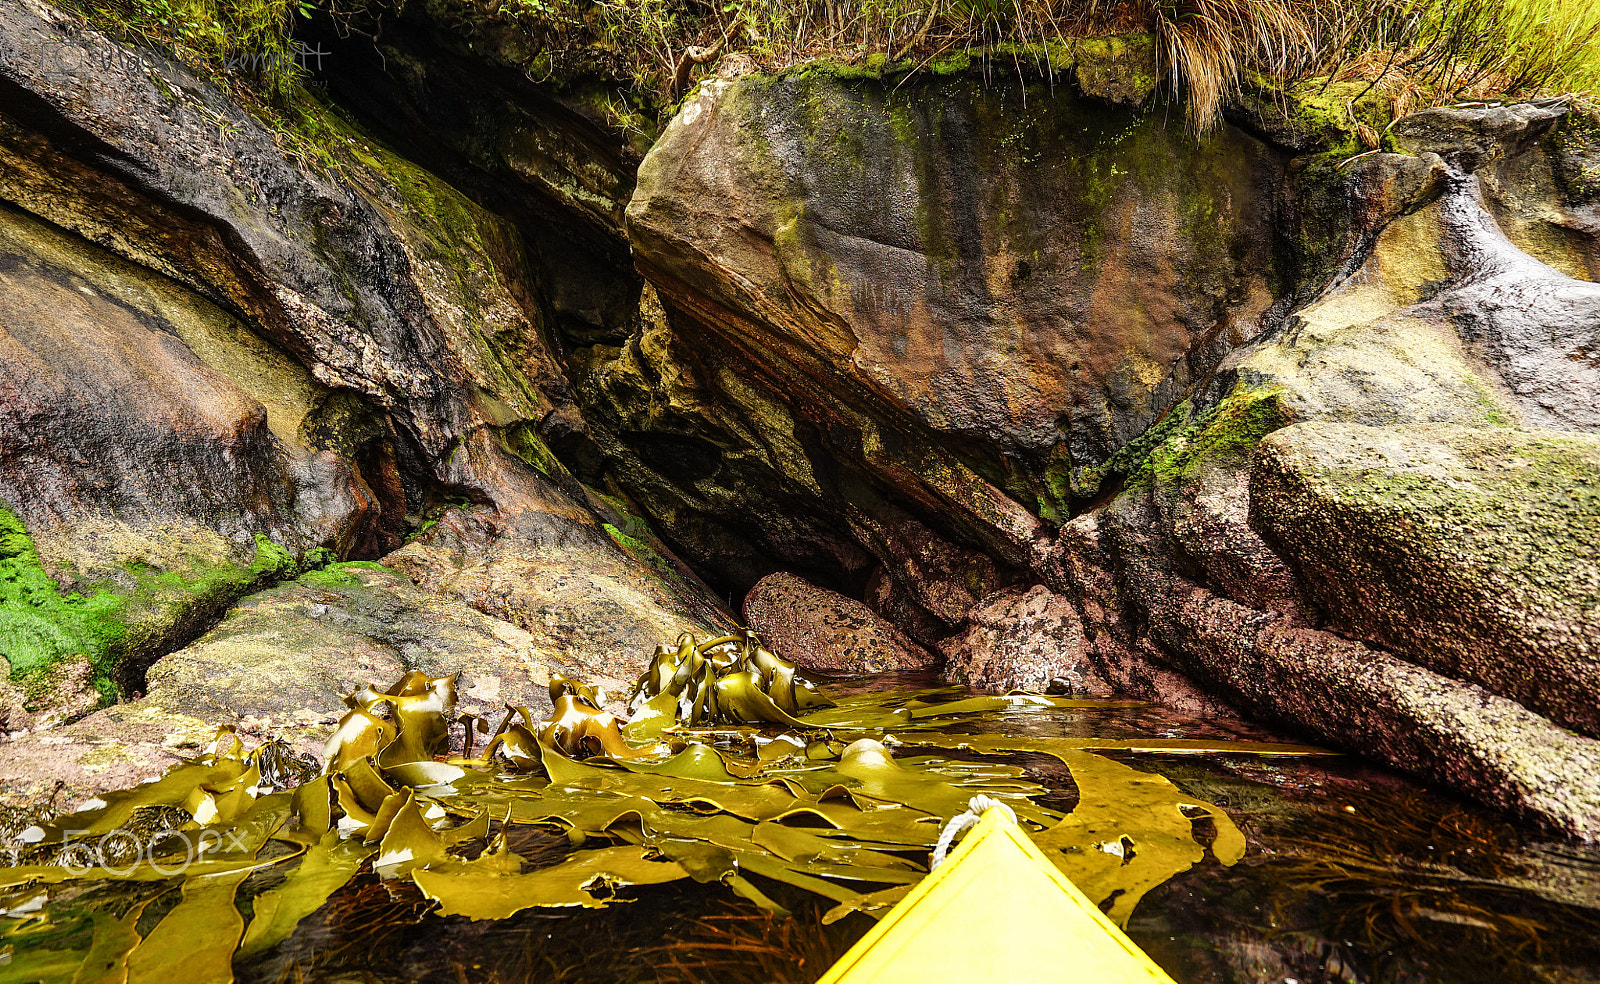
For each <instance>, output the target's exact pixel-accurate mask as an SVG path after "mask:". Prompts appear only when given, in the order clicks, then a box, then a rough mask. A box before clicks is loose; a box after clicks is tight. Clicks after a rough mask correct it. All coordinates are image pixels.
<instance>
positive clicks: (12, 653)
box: [0, 508, 127, 693]
mask: <svg viewBox="0 0 1600 984" xmlns="http://www.w3.org/2000/svg"><path fill="white" fill-rule="evenodd" d="M125 605H126V601H125V599H123V598H121V597H119V596H117V595H116V594H114V593H112V592H109V591H97V592H94V593H93V594H90V595H83V594H79V593H77V592H73V593H71V594H67V595H63V594H62V593H61V591H60V588H59V587H58V586H57V585H56V582H55V581H54V580H53V579H52V578H51V577H50V576H49V575H48V574H46V573H45V571H44V568H43V567H42V566H41V565H40V563H39V553H38V551H37V550H36V549H35V547H34V544H33V539H32V538H31V537H30V536H28V533H27V530H26V528H25V527H24V526H23V525H22V521H21V520H20V519H18V518H17V516H16V515H15V514H14V513H12V512H10V511H9V510H6V509H3V508H0V651H3V652H4V655H5V657H6V659H7V660H9V661H10V663H11V678H12V679H14V680H18V681H22V682H24V683H25V684H26V683H27V682H30V681H38V680H41V679H42V678H43V677H44V676H45V675H46V674H48V673H49V671H50V670H52V669H53V668H54V667H55V666H56V665H58V664H60V663H62V662H65V661H67V660H69V659H72V658H74V657H84V658H87V659H88V660H89V663H90V665H91V666H93V667H94V671H95V683H96V685H97V686H99V687H100V689H101V692H102V693H107V692H108V690H109V689H110V684H111V677H110V671H111V664H112V662H113V661H114V660H115V658H116V655H117V653H118V652H119V651H120V649H121V647H122V644H123V642H124V641H125V640H126V638H127V625H126V622H125V621H124V618H123V612H124V608H125Z"/></svg>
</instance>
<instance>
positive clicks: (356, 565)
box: [300, 560, 393, 588]
mask: <svg viewBox="0 0 1600 984" xmlns="http://www.w3.org/2000/svg"><path fill="white" fill-rule="evenodd" d="M355 571H383V572H385V573H393V572H392V571H390V570H389V568H387V567H385V566H383V565H382V564H380V563H378V562H376V561H372V560H348V561H344V562H343V563H337V564H329V565H327V566H326V567H323V568H321V569H319V570H314V571H306V572H305V573H304V574H301V575H300V580H302V581H304V582H305V583H307V584H315V585H318V586H319V587H324V588H358V587H361V586H362V581H361V578H359V577H357V576H356V574H355V573H354V572H355Z"/></svg>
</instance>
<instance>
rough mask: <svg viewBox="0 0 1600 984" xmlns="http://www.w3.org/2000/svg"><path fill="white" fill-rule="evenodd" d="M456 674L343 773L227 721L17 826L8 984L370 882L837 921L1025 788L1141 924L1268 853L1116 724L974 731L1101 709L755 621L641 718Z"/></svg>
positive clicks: (411, 687)
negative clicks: (868, 684) (694, 903)
mask: <svg viewBox="0 0 1600 984" xmlns="http://www.w3.org/2000/svg"><path fill="white" fill-rule="evenodd" d="M455 683H456V678H455V677H436V678H430V677H427V676H425V675H424V674H420V673H414V672H413V673H409V674H407V675H406V676H404V677H402V678H401V679H400V680H399V681H397V682H396V683H395V684H394V685H392V686H390V687H388V688H387V689H383V690H380V689H378V688H376V687H373V686H368V687H365V688H362V689H361V690H359V691H357V692H356V693H353V694H351V695H350V696H349V697H348V698H347V700H346V703H347V704H348V705H349V710H348V712H347V713H346V714H345V716H344V718H343V719H342V720H341V721H340V723H339V725H338V726H337V728H336V729H335V731H334V734H333V735H332V736H331V737H330V738H329V740H328V742H327V745H326V747H325V749H324V752H325V757H326V760H327V761H326V766H325V767H324V768H323V769H322V770H321V771H320V773H319V772H318V770H317V768H316V765H315V763H312V762H309V761H307V760H305V759H303V758H301V757H299V756H297V755H296V754H294V753H293V752H292V751H290V750H288V749H286V748H285V747H283V746H281V745H279V744H276V743H268V744H266V745H263V746H261V747H260V748H257V749H255V750H253V751H250V752H248V753H247V752H246V751H245V750H244V749H243V747H242V746H241V744H240V742H239V740H238V739H237V738H236V737H235V736H233V735H232V734H231V733H230V732H227V731H223V732H222V733H221V734H219V737H218V740H217V742H216V744H215V745H214V746H213V748H212V749H211V750H210V751H209V752H208V753H207V754H205V755H203V756H201V757H200V758H198V759H196V760H195V761H193V762H190V763H187V764H185V765H182V766H179V767H177V768H175V769H174V770H173V771H172V772H170V773H169V774H168V775H166V776H165V777H163V778H162V779H160V780H157V781H155V782H152V783H147V784H145V785H143V786H140V787H137V788H135V789H132V790H128V791H126V792H121V793H112V794H108V795H106V796H105V797H103V798H102V799H100V800H97V801H94V802H92V803H91V804H89V808H88V809H85V810H81V811H79V812H78V813H75V814H72V815H70V816H64V817H58V818H55V819H53V820H50V821H48V822H40V823H37V824H34V825H32V826H31V827H30V828H29V829H27V830H25V831H23V832H22V834H21V836H20V837H19V838H18V839H19V840H20V841H21V842H23V848H22V856H21V857H20V858H19V860H21V861H23V862H24V863H23V864H20V865H18V866H16V867H12V868H9V869H0V889H3V894H0V909H3V911H4V913H5V915H6V916H7V917H8V918H6V919H4V921H3V923H0V934H3V935H4V941H3V943H0V946H3V947H5V949H4V951H0V952H4V953H7V954H9V957H10V959H9V962H8V963H6V964H4V965H0V982H3V981H7V980H13V979H16V980H32V979H42V980H57V979H60V980H66V979H75V980H98V979H122V976H121V975H123V974H124V973H127V972H130V971H131V970H133V969H134V968H135V967H137V968H139V970H140V972H141V973H155V972H159V971H160V970H162V969H163V968H176V967H177V966H178V965H179V964H180V963H181V964H182V966H183V967H184V968H185V972H187V970H188V969H189V968H193V967H198V966H202V965H203V966H205V967H206V968H207V974H206V979H208V980H211V979H226V978H227V977H228V975H229V974H230V973H231V971H230V970H229V968H230V967H231V966H232V964H233V962H234V961H236V960H239V959H249V958H252V957H256V956H259V955H261V954H264V953H266V952H268V951H270V950H272V949H273V948H274V947H276V946H278V945H279V944H280V943H282V942H283V941H284V940H285V939H287V938H288V937H289V936H290V935H291V934H292V933H294V932H295V929H296V927H297V925H299V924H300V923H301V922H302V921H303V920H305V919H306V918H307V917H308V916H310V915H311V914H312V913H314V912H316V911H318V910H319V909H323V908H324V906H325V905H326V904H327V903H328V902H329V900H330V898H333V897H334V896H335V894H336V893H340V892H341V890H342V889H345V886H346V885H347V884H354V883H361V884H366V883H368V882H367V881H366V880H367V879H376V881H377V882H378V883H380V884H384V885H387V886H388V892H387V895H386V896H385V897H386V898H388V899H390V900H391V901H392V902H393V904H395V905H403V906H406V907H408V911H410V912H412V913H413V914H417V913H420V912H421V911H423V909H425V908H426V906H427V904H428V903H429V902H430V901H431V902H434V903H437V906H438V907H437V915H438V916H463V917H466V918H467V919H468V920H474V921H476V920H500V919H506V918H509V917H512V916H513V915H515V914H516V913H519V912H523V911H525V910H531V909H539V910H548V911H562V910H567V911H575V910H581V909H597V908H604V907H606V906H609V905H612V904H614V903H617V902H622V901H629V900H632V899H635V898H640V897H641V896H640V895H639V892H640V891H642V890H644V889H643V888H642V887H643V886H655V885H663V884H665V883H671V882H680V883H685V884H688V883H703V884H710V883H720V884H721V885H723V886H726V888H728V889H731V890H732V892H733V893H734V894H735V895H737V896H742V897H743V898H745V899H747V900H749V901H750V902H753V903H755V904H756V905H757V906H759V907H761V908H763V909H766V910H768V911H769V912H772V913H774V914H778V915H784V914H786V913H787V911H788V909H789V908H790V907H793V906H794V905H796V904H797V902H796V901H795V900H797V899H798V900H803V899H804V898H805V897H806V895H807V894H808V893H809V895H811V896H817V897H821V898H822V899H825V900H827V903H828V904H829V905H830V906H831V908H828V909H827V910H826V912H825V913H824V914H823V915H821V922H822V923H823V924H830V923H833V922H836V921H838V920H840V919H843V918H844V917H846V916H849V915H850V914H852V913H865V914H868V915H875V914H877V913H880V912H881V911H883V910H884V909H886V908H888V907H889V906H890V905H892V904H893V903H894V901H895V900H897V899H898V898H900V897H901V896H903V895H904V894H905V892H906V891H908V890H909V888H910V886H912V885H913V884H915V883H916V882H917V881H918V880H920V879H921V877H922V876H923V875H924V874H925V873H926V870H927V856H928V851H929V850H930V848H931V847H932V846H933V844H934V843H935V841H936V840H937V838H938V835H939V831H940V828H941V827H942V826H943V824H944V823H945V821H946V820H948V819H949V818H950V817H952V816H954V815H955V814H958V813H961V812H963V811H964V810H966V809H967V805H968V802H969V800H970V799H971V798H972V797H974V796H976V795H979V794H984V795H988V796H992V797H996V798H999V799H1002V800H1004V801H1006V802H1007V803H1009V804H1010V805H1011V806H1012V807H1013V809H1014V810H1015V811H1016V813H1017V816H1018V818H1019V820H1020V821H1021V822H1022V823H1023V825H1024V826H1025V827H1026V828H1027V829H1028V830H1029V831H1030V832H1031V833H1032V835H1033V836H1034V837H1035V839H1036V840H1037V841H1038V842H1039V843H1040V845H1041V846H1042V847H1044V848H1045V850H1046V853H1047V854H1049V855H1050V856H1051V857H1052V859H1054V860H1055V861H1056V863H1057V864H1059V865H1060V866H1061V867H1062V868H1063V869H1064V870H1065V871H1067V872H1068V873H1069V874H1070V875H1071V876H1072V877H1074V879H1075V880H1077V881H1078V883H1079V884H1080V885H1082V886H1083V887H1084V889H1085V891H1086V892H1088V893H1089V894H1090V895H1091V896H1093V897H1095V898H1097V899H1098V900H1101V901H1102V904H1103V905H1104V906H1105V908H1106V909H1107V911H1108V912H1109V913H1110V914H1111V915H1112V916H1113V918H1115V919H1117V920H1118V921H1126V919H1127V917H1128V915H1129V914H1130V913H1131V912H1132V910H1133V908H1134V906H1135V905H1136V904H1137V902H1138V900H1139V898H1140V897H1142V896H1143V895H1144V893H1145V892H1146V891H1148V890H1149V889H1150V888H1151V887H1153V886H1155V885H1158V884H1160V883H1161V882H1163V881H1165V880H1167V879H1168V878H1170V877H1172V876H1173V875H1174V874H1177V873H1179V872H1182V871H1185V870H1187V869H1188V868H1189V867H1191V866H1192V865H1193V864H1195V863H1197V862H1200V861H1201V860H1203V859H1204V858H1206V857H1207V855H1208V854H1209V856H1210V857H1211V858H1213V859H1214V860H1216V861H1218V862H1220V863H1222V864H1224V865H1228V864H1233V863H1235V862H1236V861H1238V860H1239V859H1240V858H1241V857H1242V856H1243V854H1244V847H1245V844H1244V839H1243V836H1242V835H1241V834H1240V832H1239V830H1238V828H1237V827H1235V826H1234V824H1233V822H1232V821H1231V820H1230V819H1229V818H1228V816H1227V815H1226V814H1225V813H1223V812H1222V811H1221V810H1219V809H1217V808H1216V807H1214V806H1211V805H1210V804H1207V803H1204V802H1202V801H1199V800H1197V799H1195V798H1193V797H1189V796H1186V795H1184V794H1183V793H1182V792H1181V791H1180V790H1179V789H1178V788H1177V787H1175V786H1173V785H1172V784H1171V783H1169V782H1167V781H1166V780H1165V779H1163V778H1161V777H1160V776H1158V775H1154V774H1152V773H1148V772H1142V771H1139V770H1136V769H1133V768H1130V767H1128V766H1126V765H1122V764H1119V763H1117V762H1113V761H1111V760H1109V759H1106V758H1103V757H1101V756H1099V755H1095V754H1093V753H1091V752H1089V751H1086V750H1084V749H1085V748H1086V747H1096V743H1095V742H1094V741H1089V740H1084V741H1078V740H1074V739H1069V738H1055V739H1027V738H1023V739H1015V740H1009V741H1005V740H991V741H984V740H982V739H980V738H978V737H975V736H972V735H969V734H961V733H960V732H961V730H962V729H963V727H965V726H968V725H970V724H972V723H973V722H975V721H977V720H979V719H981V718H982V717H983V716H986V715H989V716H992V715H995V714H1000V713H1004V712H1005V711H1007V710H1008V709H1010V708H1013V707H1016V706H1019V705H1020V706H1032V707H1040V708H1055V707H1067V708H1082V707H1086V706H1093V704H1092V702H1085V701H1069V700H1062V699H1059V698H1049V697H1042V696H1037V695H1027V694H1019V695H1012V696H1008V697H980V698H972V699H966V700H955V701H949V700H944V701H941V700H940V698H947V697H949V696H950V692H949V690H948V689H945V690H931V691H930V690H901V691H891V692H888V693H880V694H867V695H855V696H848V697H841V698H839V699H838V700H834V701H830V700H828V699H827V698H826V697H824V696H823V695H822V694H821V693H820V692H819V691H818V690H817V689H816V688H814V687H813V686H812V685H811V684H810V683H808V682H807V681H805V680H804V679H803V678H801V677H799V676H797V674H796V671H795V668H794V666H793V665H791V664H788V663H786V662H785V661H783V660H781V659H779V658H777V657H776V656H773V655H772V654H771V653H770V652H767V651H766V650H765V649H763V648H762V647H761V646H760V642H759V640H758V639H757V638H756V637H755V636H754V635H752V634H750V633H739V634H736V635H732V636H726V637H722V638H719V639H714V640H711V641H709V642H706V643H699V642H697V641H696V640H695V639H693V637H688V636H686V637H684V638H682V639H680V640H679V644H678V646H677V647H676V648H671V647H662V648H661V650H660V651H659V652H658V654H657V658H656V660H655V661H654V665H652V667H651V668H650V670H649V671H647V672H646V673H645V674H644V676H643V677H642V678H641V680H640V681H639V684H638V686H637V688H636V690H635V693H634V696H633V704H634V708H635V715H634V718H633V720H632V721H631V722H630V723H629V724H627V725H626V726H624V725H622V724H621V723H620V722H619V721H618V719H617V718H616V717H615V716H614V715H612V714H611V713H610V712H608V711H607V710H605V705H606V699H605V695H604V694H603V693H600V692H598V691H596V690H595V689H593V688H589V687H585V686H582V685H578V684H574V683H572V682H569V681H566V680H563V679H561V678H559V677H558V678H556V679H555V681H554V682H553V683H552V686H551V697H552V700H553V702H554V703H555V712H554V714H553V715H552V717H551V718H550V719H548V720H546V721H543V722H535V721H533V720H532V715H531V714H530V713H529V712H528V710H527V709H526V708H520V707H519V708H508V710H507V714H506V717H505V719H504V720H503V721H502V722H501V723H500V725H499V727H498V728H496V729H493V732H492V733H491V729H490V728H489V725H488V723H487V722H485V721H483V720H482V719H480V718H476V717H473V716H471V715H464V714H458V713H457V712H456V708H455V703H456V700H455ZM1111 706H1126V705H1111ZM453 731H459V736H458V737H456V738H455V739H454V741H452V732H453ZM484 735H487V740H486V741H485V742H484V743H483V745H482V750H481V751H480V752H479V753H478V754H477V755H476V756H473V755H472V749H473V748H474V747H475V746H476V745H477V741H476V739H477V738H478V737H480V736H484ZM913 744H914V745H919V746H929V747H930V748H939V747H946V748H958V747H966V748H968V749H970V750H971V751H974V752H978V753H989V754H1006V753H1009V752H1011V751H1014V750H1016V749H1017V748H1019V747H1020V748H1024V749H1025V750H1029V751H1039V752H1044V753H1045V754H1049V755H1052V756H1054V757H1055V758H1056V759H1058V760H1059V761H1060V762H1062V763H1063V764H1064V765H1065V766H1066V767H1067V769H1068V770H1070V772H1071V775H1072V779H1073V781H1074V782H1075V784H1076V787H1077V802H1076V805H1075V807H1074V808H1073V809H1071V810H1070V811H1068V812H1063V811H1061V810H1058V809H1054V808H1051V807H1047V806H1044V805H1041V804H1040V803H1039V802H1036V800H1038V799H1040V798H1041V794H1044V793H1046V792H1047V790H1046V789H1045V787H1044V786H1041V785H1040V784H1038V783H1036V782H1034V781H1032V780H1031V779H1029V778H1027V777H1026V776H1025V774H1024V770H1023V769H1022V768H1020V767H1018V766H1015V765H1011V764H1000V763H996V762H993V761H985V760H983V758H982V755H981V754H980V755H979V756H976V758H977V759H978V760H977V761H961V760H957V759H953V758H950V757H948V756H945V755H936V754H935V755H902V756H899V757H897V756H896V755H895V754H894V752H893V751H892V749H893V748H895V747H900V746H909V745H913ZM1143 744H1144V745H1146V746H1148V749H1147V750H1164V751H1172V752H1183V751H1192V750H1194V746H1195V743H1193V742H1182V741H1178V742H1170V741H1161V740H1156V741H1152V742H1145V743H1143ZM452 745H454V747H457V748H458V749H459V750H460V753H461V754H457V755H453V756H452V755H449V754H447V749H449V748H450V747H452ZM1119 747H1122V748H1124V749H1127V748H1132V747H1136V743H1120V746H1119ZM1238 750H1241V751H1245V752H1252V751H1254V752H1281V753H1288V754H1296V753H1304V752H1306V751H1310V750H1309V749H1305V748H1300V747H1297V746H1269V745H1260V746H1255V747H1251V746H1240V747H1239V749H1238ZM538 831H544V832H545V833H543V834H537V832H538ZM552 835H555V836H552ZM530 837H531V838H532V839H531V840H530ZM353 879H354V880H355V882H352V880H353ZM796 890H798V894H797V891H796ZM657 891H659V889H658V890H657ZM345 895H348V892H346V893H345ZM358 895H359V893H358ZM345 904H346V905H348V904H349V903H348V902H347V903H345ZM815 969H816V970H817V971H818V972H820V970H821V969H822V968H820V967H818V968H815Z"/></svg>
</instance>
